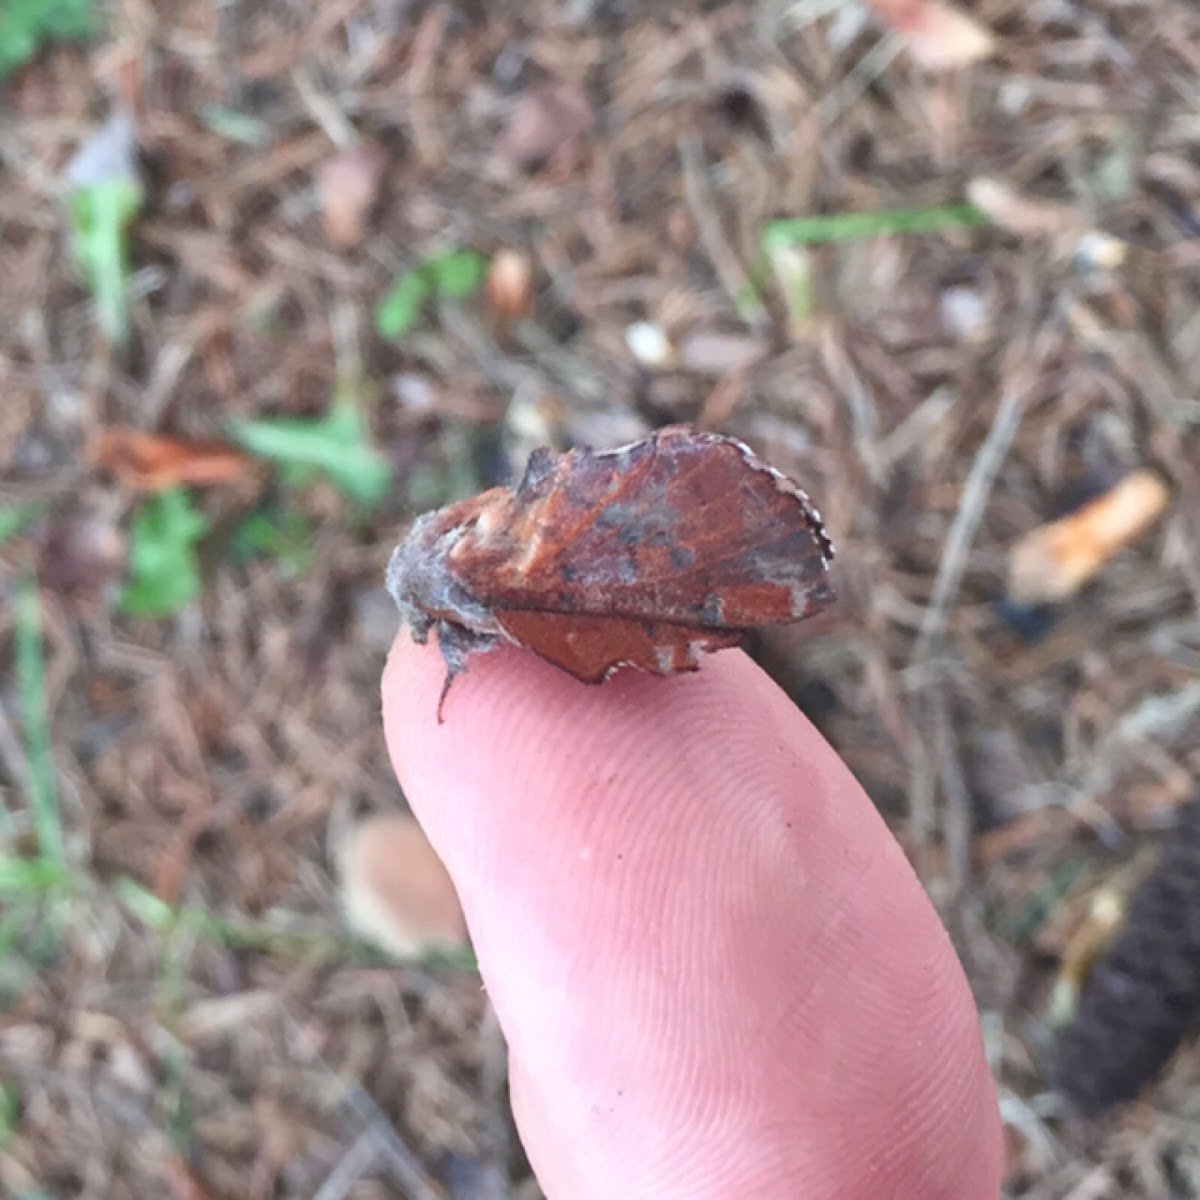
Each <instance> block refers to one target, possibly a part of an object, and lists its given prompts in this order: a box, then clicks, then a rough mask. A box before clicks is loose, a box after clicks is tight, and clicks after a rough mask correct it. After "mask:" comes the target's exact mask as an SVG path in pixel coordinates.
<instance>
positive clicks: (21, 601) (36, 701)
mask: <svg viewBox="0 0 1200 1200" xmlns="http://www.w3.org/2000/svg"><path fill="white" fill-rule="evenodd" d="M15 638H16V673H17V695H18V696H19V698H20V704H21V721H22V725H23V726H24V729H25V754H26V757H27V758H28V760H29V792H30V795H29V805H30V813H31V815H32V817H33V827H34V830H35V832H36V833H37V841H38V850H39V852H40V854H41V856H42V858H43V859H45V860H46V861H48V862H50V863H52V864H54V865H55V866H61V865H62V864H63V863H64V862H65V861H66V855H65V853H64V850H63V833H62V822H61V820H60V818H59V811H58V798H57V796H56V794H55V788H54V763H53V760H52V758H51V751H50V719H49V715H48V711H47V707H48V706H47V704H46V664H45V659H44V656H43V654H42V629H41V615H40V613H39V611H38V591H37V582H36V581H35V580H34V578H33V576H32V575H29V574H27V575H25V576H23V577H22V579H21V581H20V583H19V584H18V586H17V595H16V631H15Z"/></svg>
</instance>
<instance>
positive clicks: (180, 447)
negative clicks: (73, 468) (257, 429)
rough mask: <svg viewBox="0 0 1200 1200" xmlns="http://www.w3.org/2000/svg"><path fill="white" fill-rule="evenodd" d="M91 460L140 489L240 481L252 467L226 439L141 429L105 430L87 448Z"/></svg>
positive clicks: (159, 489)
mask: <svg viewBox="0 0 1200 1200" xmlns="http://www.w3.org/2000/svg"><path fill="white" fill-rule="evenodd" d="M87 459H88V461H89V462H91V463H92V464H93V465H94V466H97V467H100V468H101V469H102V470H105V471H111V472H112V473H113V474H114V475H115V476H116V477H117V478H118V479H119V480H120V481H121V483H122V484H124V485H125V487H127V488H131V489H132V490H134V491H139V492H160V491H162V490H163V489H165V488H169V487H176V486H179V485H191V486H202V485H204V484H214V483H235V482H237V481H238V480H240V479H242V478H244V477H245V476H246V475H247V474H248V472H249V470H250V460H249V458H248V457H247V456H246V455H245V454H243V453H242V452H241V451H240V450H236V449H234V448H233V447H232V446H227V445H225V443H223V442H200V441H196V442H192V441H184V440H182V439H180V438H171V437H163V436H161V435H159V434H154V433H142V432H140V431H139V430H137V429H108V430H105V431H104V432H103V433H101V434H99V435H98V436H97V437H95V438H94V439H93V440H92V442H91V444H90V445H89V446H88V449H87Z"/></svg>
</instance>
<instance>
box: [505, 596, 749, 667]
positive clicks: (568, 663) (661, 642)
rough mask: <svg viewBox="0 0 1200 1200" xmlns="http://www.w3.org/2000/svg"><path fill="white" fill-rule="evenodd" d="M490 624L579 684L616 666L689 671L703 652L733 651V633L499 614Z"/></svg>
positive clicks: (544, 615) (606, 620)
mask: <svg viewBox="0 0 1200 1200" xmlns="http://www.w3.org/2000/svg"><path fill="white" fill-rule="evenodd" d="M495 616H496V620H497V621H498V622H499V623H500V626H501V627H502V628H503V629H504V631H505V632H506V633H507V634H508V635H509V636H510V637H511V638H512V639H513V640H514V641H515V642H517V643H518V644H519V645H522V646H525V647H527V648H528V649H530V650H532V651H534V653H535V654H540V655H541V656H542V658H544V659H546V660H548V661H549V662H552V663H553V664H554V665H555V666H556V667H562V669H563V670H564V671H569V672H570V673H571V674H572V675H574V676H575V678H576V679H581V680H583V682H584V683H599V682H600V681H601V680H602V679H605V678H607V676H608V675H609V673H610V672H611V671H612V670H613V669H614V668H615V667H618V666H633V667H640V668H641V669H642V670H643V671H649V672H650V673H651V674H653V675H672V674H674V673H675V672H677V671H694V670H696V668H697V667H699V665H700V657H701V655H702V654H704V653H705V652H707V651H710V650H720V649H723V648H724V647H726V646H736V645H737V644H738V643H739V642H740V641H741V640H742V634H741V632H740V631H738V630H704V629H696V628H692V627H688V626H686V625H672V624H669V623H667V622H664V621H635V620H630V619H629V618H627V617H592V616H574V615H571V614H564V613H549V612H529V611H515V610H511V609H509V610H505V609H499V610H497V611H496V614H495Z"/></svg>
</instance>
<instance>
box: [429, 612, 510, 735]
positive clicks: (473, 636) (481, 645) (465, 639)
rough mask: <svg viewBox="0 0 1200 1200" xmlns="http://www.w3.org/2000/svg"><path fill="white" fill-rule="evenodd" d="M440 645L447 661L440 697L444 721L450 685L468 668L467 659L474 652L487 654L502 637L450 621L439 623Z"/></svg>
mask: <svg viewBox="0 0 1200 1200" xmlns="http://www.w3.org/2000/svg"><path fill="white" fill-rule="evenodd" d="M437 636H438V645H439V646H440V647H441V650H442V658H443V659H445V661H446V681H445V683H443V684H442V694H441V697H440V698H439V699H438V708H437V719H438V724H439V725H440V724H441V723H442V709H443V707H444V706H445V704H446V697H447V695H449V693H450V685H451V684H452V683H453V682H454V679H455V677H456V676H458V675H461V674H462V673H463V672H464V671H465V670H466V669H467V660H468V659H469V658H470V657H471V655H473V654H486V653H487V651H489V650H492V649H494V648H495V647H496V646H497V645H498V643H499V641H500V639H499V638H498V637H497V636H496V635H495V634H492V633H479V632H478V631H476V630H474V629H468V628H467V627H466V626H465V625H455V624H453V623H452V622H450V621H438V623H437Z"/></svg>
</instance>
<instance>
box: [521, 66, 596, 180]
mask: <svg viewBox="0 0 1200 1200" xmlns="http://www.w3.org/2000/svg"><path fill="white" fill-rule="evenodd" d="M593 122H594V117H593V115H592V108H591V105H590V104H588V101H587V97H586V96H584V94H583V93H582V92H580V91H579V90H578V89H577V88H573V87H571V86H570V85H569V84H565V83H547V84H543V85H542V86H541V87H537V88H534V89H533V90H532V91H531V92H528V93H527V94H526V95H525V96H523V97H522V99H521V101H520V103H518V105H517V107H516V110H515V111H514V112H513V115H512V119H511V120H510V121H509V123H508V128H507V129H506V130H505V131H504V136H503V137H502V138H501V139H500V146H499V150H500V154H501V156H502V157H503V158H505V159H506V160H507V161H508V162H509V163H511V164H512V165H513V166H514V167H517V168H519V169H520V170H523V171H536V170H540V169H541V168H542V167H544V166H546V165H547V164H548V163H550V162H551V161H552V160H562V159H564V158H571V157H573V156H574V152H575V150H576V148H577V147H578V144H579V142H580V141H581V140H582V139H583V138H584V137H585V136H586V135H587V134H588V133H590V132H591V129H592V125H593Z"/></svg>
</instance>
